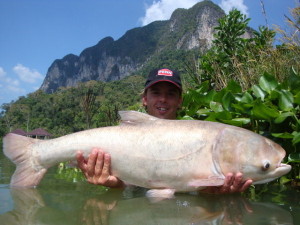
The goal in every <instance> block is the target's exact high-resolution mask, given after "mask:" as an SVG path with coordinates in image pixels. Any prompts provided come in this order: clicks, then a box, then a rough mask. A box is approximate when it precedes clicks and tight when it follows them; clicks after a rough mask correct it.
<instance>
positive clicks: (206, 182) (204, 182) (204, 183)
mask: <svg viewBox="0 0 300 225" xmlns="http://www.w3.org/2000/svg"><path fill="white" fill-rule="evenodd" d="M223 184H224V177H218V176H214V177H209V178H207V179H198V180H192V181H190V182H189V183H188V186H190V187H208V186H220V185H223Z"/></svg>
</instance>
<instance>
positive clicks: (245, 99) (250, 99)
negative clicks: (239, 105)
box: [240, 92, 253, 103]
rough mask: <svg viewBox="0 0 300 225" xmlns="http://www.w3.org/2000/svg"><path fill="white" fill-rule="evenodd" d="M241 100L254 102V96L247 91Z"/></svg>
mask: <svg viewBox="0 0 300 225" xmlns="http://www.w3.org/2000/svg"><path fill="white" fill-rule="evenodd" d="M240 101H241V102H243V103H252V102H253V97H252V95H251V94H250V93H249V92H245V93H244V94H243V96H242V98H241V100H240Z"/></svg>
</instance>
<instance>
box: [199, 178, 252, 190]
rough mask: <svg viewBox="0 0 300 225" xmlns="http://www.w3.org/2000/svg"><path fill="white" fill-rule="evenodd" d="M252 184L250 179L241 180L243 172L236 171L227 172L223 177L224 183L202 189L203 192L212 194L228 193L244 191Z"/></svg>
mask: <svg viewBox="0 0 300 225" xmlns="http://www.w3.org/2000/svg"><path fill="white" fill-rule="evenodd" d="M251 184H252V180H246V181H243V174H242V173H237V174H235V175H234V174H232V173H228V174H227V175H226V177H225V181H224V184H223V185H222V186H219V187H207V188H206V189H204V190H203V192H205V193H212V194H228V193H236V192H244V191H245V190H247V189H248V188H249V187H250V185H251Z"/></svg>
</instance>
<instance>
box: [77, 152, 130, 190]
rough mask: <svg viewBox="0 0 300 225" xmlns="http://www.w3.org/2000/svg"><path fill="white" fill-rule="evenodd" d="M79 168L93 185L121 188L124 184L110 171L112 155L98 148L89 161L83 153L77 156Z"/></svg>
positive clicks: (78, 153)
mask: <svg viewBox="0 0 300 225" xmlns="http://www.w3.org/2000/svg"><path fill="white" fill-rule="evenodd" d="M76 158H77V163H78V167H79V168H80V169H81V170H82V172H83V173H84V175H85V177H86V179H87V181H88V182H89V183H91V184H97V185H103V186H106V187H111V188H121V187H123V186H124V183H123V182H122V181H121V180H120V179H118V178H117V177H115V176H112V175H111V171H110V165H111V160H110V155H109V154H107V153H104V152H103V151H101V150H100V149H98V148H94V149H93V150H92V152H91V154H90V155H89V157H88V158H87V159H85V158H84V157H83V154H82V152H80V151H79V152H77V155H76Z"/></svg>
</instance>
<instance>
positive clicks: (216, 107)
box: [209, 101, 223, 112]
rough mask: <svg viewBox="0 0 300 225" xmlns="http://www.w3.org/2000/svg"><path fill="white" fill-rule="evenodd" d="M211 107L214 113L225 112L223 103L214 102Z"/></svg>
mask: <svg viewBox="0 0 300 225" xmlns="http://www.w3.org/2000/svg"><path fill="white" fill-rule="evenodd" d="M209 106H210V108H211V109H212V110H213V111H214V112H222V111H223V107H222V105H221V103H219V102H213V101H212V102H210V104H209Z"/></svg>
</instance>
